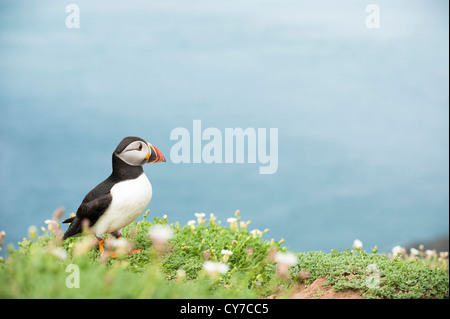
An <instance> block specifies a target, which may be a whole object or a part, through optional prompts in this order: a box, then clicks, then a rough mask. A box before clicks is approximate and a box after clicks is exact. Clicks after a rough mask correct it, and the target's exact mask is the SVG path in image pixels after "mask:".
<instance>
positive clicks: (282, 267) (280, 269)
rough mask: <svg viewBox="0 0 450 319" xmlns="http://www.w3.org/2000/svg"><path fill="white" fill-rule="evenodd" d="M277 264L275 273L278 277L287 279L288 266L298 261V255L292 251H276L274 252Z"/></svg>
mask: <svg viewBox="0 0 450 319" xmlns="http://www.w3.org/2000/svg"><path fill="white" fill-rule="evenodd" d="M275 261H276V262H277V263H278V264H277V274H278V276H279V277H280V278H283V279H289V267H291V266H295V265H296V264H297V263H298V257H297V256H296V255H295V254H292V253H282V252H277V253H276V254H275Z"/></svg>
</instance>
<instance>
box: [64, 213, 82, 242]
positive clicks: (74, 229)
mask: <svg viewBox="0 0 450 319" xmlns="http://www.w3.org/2000/svg"><path fill="white" fill-rule="evenodd" d="M65 223H70V225H69V228H67V230H66V232H65V233H64V236H63V240H65V239H66V238H68V237H71V236H73V235H76V234H79V233H81V221H80V219H79V218H77V217H76V216H75V217H70V218H67V219H66V220H65V221H63V224H65Z"/></svg>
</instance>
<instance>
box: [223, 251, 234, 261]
mask: <svg viewBox="0 0 450 319" xmlns="http://www.w3.org/2000/svg"><path fill="white" fill-rule="evenodd" d="M221 253H222V255H223V257H222V261H223V262H224V263H226V262H227V261H228V258H230V256H231V255H233V252H232V251H230V250H226V249H222V251H221Z"/></svg>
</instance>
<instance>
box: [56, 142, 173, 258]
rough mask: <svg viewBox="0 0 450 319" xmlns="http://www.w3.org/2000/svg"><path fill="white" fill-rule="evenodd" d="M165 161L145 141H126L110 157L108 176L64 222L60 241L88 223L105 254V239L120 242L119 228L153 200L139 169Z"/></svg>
mask: <svg viewBox="0 0 450 319" xmlns="http://www.w3.org/2000/svg"><path fill="white" fill-rule="evenodd" d="M165 161H166V159H165V158H164V156H163V155H162V154H161V152H160V151H159V150H158V149H157V148H156V147H155V146H153V145H152V144H150V143H148V142H146V141H145V140H144V139H142V138H140V137H135V136H129V137H125V138H124V139H123V140H122V141H121V142H120V143H119V145H118V146H117V147H116V149H115V151H114V153H113V155H112V173H111V175H110V176H109V177H108V178H107V179H105V180H104V181H103V182H101V183H100V184H98V185H97V186H96V187H95V188H94V189H92V190H91V191H90V192H89V193H88V194H87V195H86V196H85V197H84V199H83V201H82V203H81V205H80V207H79V208H78V210H77V212H76V215H75V216H74V217H70V218H68V219H66V220H64V221H63V223H70V225H69V228H68V229H67V231H66V232H65V233H64V236H63V240H65V239H67V238H69V237H71V236H74V235H77V234H80V233H82V230H83V226H84V225H85V223H87V224H88V226H89V227H90V228H91V229H93V231H94V234H95V237H96V238H97V240H98V246H99V250H100V253H101V254H102V255H103V254H105V253H106V252H105V249H104V247H103V238H104V235H105V234H111V235H113V236H114V237H115V238H117V239H120V238H121V236H122V233H121V230H122V228H123V227H125V226H127V225H129V224H131V223H132V222H133V221H134V220H135V219H136V218H137V217H138V216H139V215H140V214H141V213H142V212H143V211H144V209H145V208H146V207H147V205H148V204H149V203H150V200H151V199H152V194H153V191H152V185H151V184H150V181H149V180H148V178H147V176H146V175H145V172H144V169H143V167H142V166H143V165H144V164H152V163H158V162H165ZM137 251H140V249H139V250H137ZM137 251H133V252H137ZM130 253H131V252H130Z"/></svg>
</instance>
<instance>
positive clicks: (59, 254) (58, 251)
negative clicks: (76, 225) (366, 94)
mask: <svg viewBox="0 0 450 319" xmlns="http://www.w3.org/2000/svg"><path fill="white" fill-rule="evenodd" d="M50 252H51V253H52V255H53V256H55V257H56V258H59V259H66V258H67V252H66V251H65V250H64V249H62V248H59V247H55V248H53V249H52V250H51V251H50Z"/></svg>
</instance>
